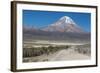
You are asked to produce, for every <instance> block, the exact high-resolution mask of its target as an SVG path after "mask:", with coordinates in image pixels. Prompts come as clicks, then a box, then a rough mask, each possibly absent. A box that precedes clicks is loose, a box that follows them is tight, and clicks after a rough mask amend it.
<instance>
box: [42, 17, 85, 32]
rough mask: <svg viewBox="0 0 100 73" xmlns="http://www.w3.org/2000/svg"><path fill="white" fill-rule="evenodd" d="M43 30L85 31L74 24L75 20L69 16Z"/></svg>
mask: <svg viewBox="0 0 100 73" xmlns="http://www.w3.org/2000/svg"><path fill="white" fill-rule="evenodd" d="M43 30H44V31H50V32H53V31H57V32H77V33H81V32H83V30H82V29H81V28H80V27H79V26H78V25H77V24H76V23H75V22H74V20H73V19H72V18H70V17H68V16H63V17H61V18H60V19H59V20H58V21H57V22H55V23H53V24H51V25H49V26H47V27H46V28H44V29H43Z"/></svg>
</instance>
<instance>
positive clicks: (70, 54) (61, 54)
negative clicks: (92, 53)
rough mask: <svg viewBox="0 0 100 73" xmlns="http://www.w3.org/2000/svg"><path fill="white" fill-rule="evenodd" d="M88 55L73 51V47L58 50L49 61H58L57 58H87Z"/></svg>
mask: <svg viewBox="0 0 100 73" xmlns="http://www.w3.org/2000/svg"><path fill="white" fill-rule="evenodd" d="M89 58H90V57H89V56H87V55H84V54H81V53H78V52H75V51H74V50H73V49H68V50H64V49H63V50H60V51H58V52H57V53H56V55H55V56H53V57H52V58H51V59H50V60H51V61H59V60H79V59H89Z"/></svg>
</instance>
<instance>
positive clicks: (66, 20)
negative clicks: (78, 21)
mask: <svg viewBox="0 0 100 73" xmlns="http://www.w3.org/2000/svg"><path fill="white" fill-rule="evenodd" d="M60 20H64V21H65V22H66V23H68V24H75V22H74V21H73V20H72V19H71V18H70V17H69V16H63V17H61V18H60Z"/></svg>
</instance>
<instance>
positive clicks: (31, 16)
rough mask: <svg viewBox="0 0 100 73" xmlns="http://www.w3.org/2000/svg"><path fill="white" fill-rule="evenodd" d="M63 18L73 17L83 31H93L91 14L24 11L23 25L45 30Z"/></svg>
mask: <svg viewBox="0 0 100 73" xmlns="http://www.w3.org/2000/svg"><path fill="white" fill-rule="evenodd" d="M63 16H69V17H71V18H72V19H73V20H74V21H75V23H76V24H78V25H79V26H80V27H81V28H83V30H85V31H88V32H90V31H91V14H90V13H78V12H77V13H76V12H55V11H35V10H23V25H24V26H28V27H31V26H33V27H35V28H43V27H46V26H48V25H50V24H52V23H54V22H56V21H57V20H59V19H60V18H61V17H63Z"/></svg>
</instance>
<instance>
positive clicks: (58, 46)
mask: <svg viewBox="0 0 100 73" xmlns="http://www.w3.org/2000/svg"><path fill="white" fill-rule="evenodd" d="M90 58H91V45H90V44H89V43H68V42H65V41H44V40H43V41H40V40H35V41H24V45H23V62H43V61H61V60H62V61H65V60H85V59H90Z"/></svg>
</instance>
